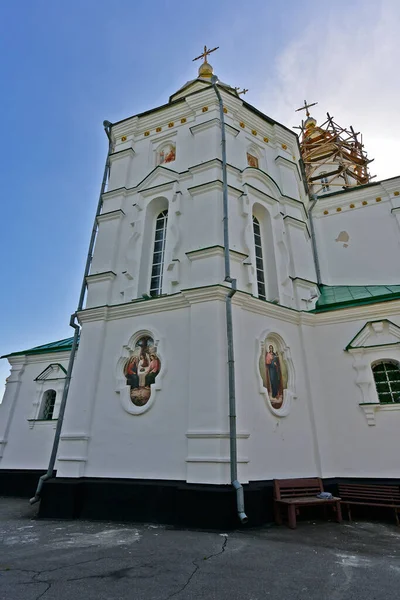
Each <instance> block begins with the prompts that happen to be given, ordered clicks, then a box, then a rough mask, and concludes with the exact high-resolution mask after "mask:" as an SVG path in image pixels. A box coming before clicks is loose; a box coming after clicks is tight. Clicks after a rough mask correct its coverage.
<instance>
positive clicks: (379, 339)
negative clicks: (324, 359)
mask: <svg viewBox="0 0 400 600" xmlns="http://www.w3.org/2000/svg"><path fill="white" fill-rule="evenodd" d="M371 342H373V343H371ZM345 351H346V352H348V353H349V354H351V356H352V357H353V369H354V370H355V371H356V374H357V375H356V380H355V383H356V384H357V386H358V387H359V388H360V390H361V396H362V399H361V402H358V405H359V406H360V408H361V409H362V410H363V411H364V414H365V417H366V419H367V423H368V425H370V426H372V425H376V412H377V411H383V412H385V411H396V410H398V411H400V403H398V404H397V403H393V404H381V403H380V402H379V398H378V393H377V391H376V387H375V381H374V376H373V372H372V365H373V363H374V362H377V361H380V360H394V361H397V362H400V327H398V326H397V325H395V324H394V323H392V322H391V321H389V320H387V319H381V320H380V321H370V322H367V323H366V324H365V325H364V326H363V327H362V328H361V329H360V331H359V332H358V333H357V334H356V335H355V336H354V338H353V339H352V340H351V341H350V342H349V343H348V345H347V346H346V348H345Z"/></svg>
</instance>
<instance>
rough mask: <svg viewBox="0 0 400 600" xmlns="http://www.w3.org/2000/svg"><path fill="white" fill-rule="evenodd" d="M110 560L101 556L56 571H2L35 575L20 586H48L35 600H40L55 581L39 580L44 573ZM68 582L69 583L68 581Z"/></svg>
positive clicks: (9, 569)
mask: <svg viewBox="0 0 400 600" xmlns="http://www.w3.org/2000/svg"><path fill="white" fill-rule="evenodd" d="M109 558H111V557H108V556H101V557H99V558H92V559H90V560H82V561H79V562H77V563H74V564H72V565H71V564H68V565H61V566H59V567H54V569H43V571H35V570H34V569H18V568H16V569H11V568H7V569H2V571H4V572H8V573H10V572H14V571H19V572H23V573H34V575H32V576H31V581H24V582H21V583H20V584H19V585H30V584H32V583H44V584H46V585H47V588H46V589H45V590H44V591H43V592H41V593H40V594H39V595H38V596H36V598H35V600H39V599H40V598H42V597H43V596H44V595H45V594H47V592H48V591H49V589H50V588H51V586H52V585H53V581H47V580H46V579H38V577H40V576H41V575H43V574H44V573H54V572H55V571H59V570H60V569H68V568H70V567H79V566H80V565H85V564H88V563H95V562H99V561H100V560H108V559H109ZM66 581H68V580H66ZM17 585H18V584H17Z"/></svg>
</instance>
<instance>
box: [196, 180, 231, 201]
mask: <svg viewBox="0 0 400 600" xmlns="http://www.w3.org/2000/svg"><path fill="white" fill-rule="evenodd" d="M222 189H223V183H222V181H221V180H220V179H214V180H213V181H207V182H206V183H201V184H200V185H194V186H192V187H188V188H187V191H188V192H189V194H190V195H191V196H192V197H193V196H198V195H200V194H204V193H207V192H210V191H215V190H218V191H221V190H222ZM228 191H229V193H230V194H232V195H233V196H236V197H237V198H240V196H242V195H243V191H242V190H239V189H238V188H235V187H233V186H231V185H228Z"/></svg>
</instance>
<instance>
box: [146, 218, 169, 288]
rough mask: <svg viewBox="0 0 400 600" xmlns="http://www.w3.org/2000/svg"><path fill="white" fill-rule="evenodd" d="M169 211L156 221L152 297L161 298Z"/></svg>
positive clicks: (151, 282) (151, 281) (151, 285)
mask: <svg viewBox="0 0 400 600" xmlns="http://www.w3.org/2000/svg"><path fill="white" fill-rule="evenodd" d="M167 221H168V210H164V211H163V212H161V213H160V214H159V215H158V217H157V220H156V233H155V238H154V250H153V264H152V268H151V280H150V296H160V295H161V293H162V280H163V270H164V254H165V241H166V238H167Z"/></svg>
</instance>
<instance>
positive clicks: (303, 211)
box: [280, 196, 308, 220]
mask: <svg viewBox="0 0 400 600" xmlns="http://www.w3.org/2000/svg"><path fill="white" fill-rule="evenodd" d="M280 202H281V204H283V205H286V204H287V205H289V206H293V208H297V209H298V210H300V212H301V214H302V217H303V219H304V220H306V219H307V218H308V214H307V210H306V207H305V206H304V203H303V202H302V201H301V200H296V198H291V197H290V196H282V198H281V199H280Z"/></svg>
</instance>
